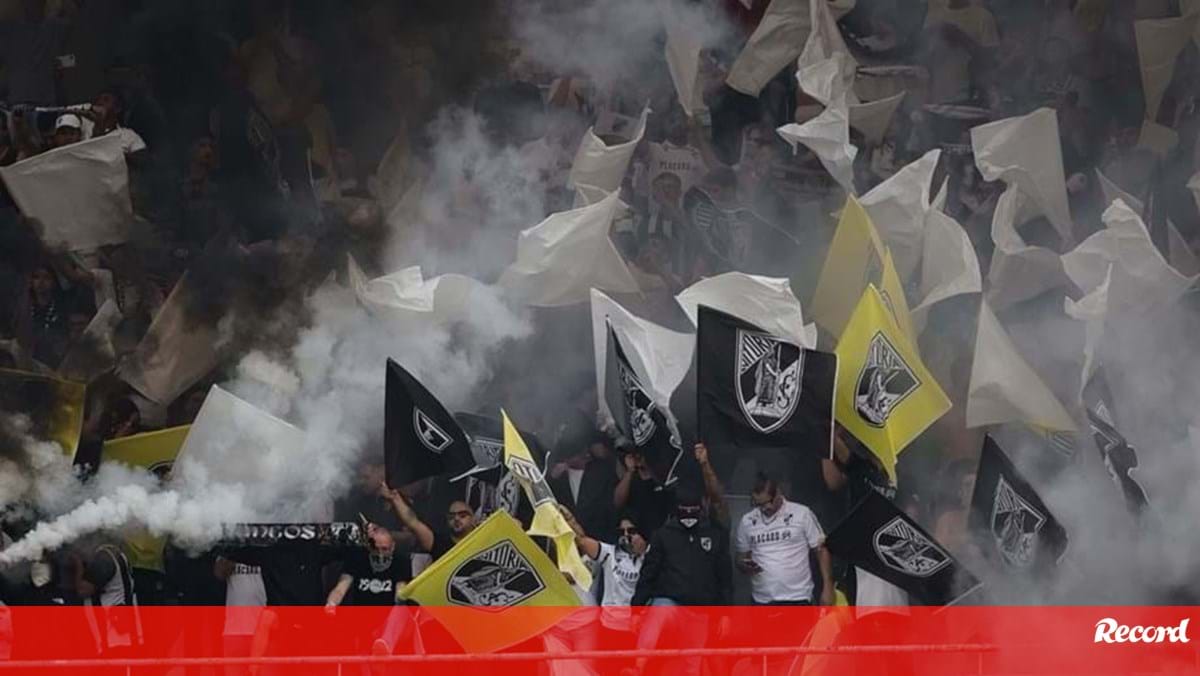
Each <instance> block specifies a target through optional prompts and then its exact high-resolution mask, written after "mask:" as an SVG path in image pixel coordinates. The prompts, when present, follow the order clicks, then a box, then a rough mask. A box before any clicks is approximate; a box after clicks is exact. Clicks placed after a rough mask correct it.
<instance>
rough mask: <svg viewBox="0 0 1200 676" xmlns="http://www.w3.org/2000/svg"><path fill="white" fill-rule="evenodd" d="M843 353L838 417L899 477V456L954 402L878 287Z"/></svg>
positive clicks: (846, 337) (849, 330)
mask: <svg viewBox="0 0 1200 676" xmlns="http://www.w3.org/2000/svg"><path fill="white" fill-rule="evenodd" d="M837 357H838V364H839V368H838V382H837V397H836V403H835V405H834V418H835V419H836V420H837V421H838V422H839V423H841V425H842V426H843V427H845V428H846V430H847V431H849V432H850V433H851V434H853V435H854V436H855V438H857V439H858V440H859V441H861V442H862V443H863V444H865V445H866V446H867V448H869V449H871V452H872V453H874V454H875V455H876V457H878V458H879V461H880V462H881V463H882V464H883V467H884V469H886V470H887V473H888V476H889V477H891V479H892V480H893V481H894V480H895V479H896V456H898V455H899V454H900V452H901V451H903V450H904V448H905V447H906V446H908V444H909V443H911V442H912V440H913V439H916V438H917V436H919V435H920V434H921V433H922V432H924V431H925V429H926V428H928V427H929V426H930V425H932V424H933V423H934V421H936V420H937V419H938V418H940V417H942V415H943V414H945V413H946V411H949V410H950V400H949V399H948V398H947V397H946V393H945V392H943V391H942V388H941V387H940V386H939V385H938V383H937V381H936V380H934V379H933V376H932V375H931V374H930V373H929V370H928V369H926V368H925V365H924V364H923V363H922V362H921V358H920V356H919V355H917V351H916V349H915V348H913V346H912V345H911V344H910V343H909V341H908V338H906V337H905V335H904V331H903V330H902V329H901V328H900V326H899V325H898V324H897V323H896V319H895V317H894V316H893V315H892V313H891V311H890V310H889V309H888V307H887V304H886V303H885V302H884V300H883V297H882V296H881V295H880V294H879V291H877V290H876V289H875V287H874V285H869V286H868V287H867V290H866V292H864V293H863V295H862V299H861V300H860V301H859V303H858V307H857V308H856V309H855V310H854V314H853V315H852V316H851V317H850V322H849V323H848V324H846V330H845V332H844V333H843V334H842V339H841V341H839V342H838V346H837Z"/></svg>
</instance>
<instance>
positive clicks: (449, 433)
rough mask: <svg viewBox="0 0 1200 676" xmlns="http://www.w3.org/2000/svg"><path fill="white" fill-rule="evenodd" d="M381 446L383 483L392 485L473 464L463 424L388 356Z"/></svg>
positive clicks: (460, 470)
mask: <svg viewBox="0 0 1200 676" xmlns="http://www.w3.org/2000/svg"><path fill="white" fill-rule="evenodd" d="M383 448H384V469H385V472H386V476H387V482H388V485H389V486H393V487H397V488H398V487H400V486H405V485H407V484H410V483H412V482H414V481H419V480H421V479H424V478H426V477H431V476H437V475H438V474H451V475H455V476H457V475H459V474H462V473H463V472H466V471H468V470H470V469H471V468H472V467H474V466H475V460H474V458H473V457H472V455H471V447H470V444H469V443H468V441H467V436H466V435H465V434H463V431H462V428H460V427H459V426H458V423H457V422H455V420H454V418H453V417H451V415H450V414H449V413H448V412H447V411H446V408H445V407H444V406H442V404H441V402H439V401H438V400H437V398H436V397H434V396H433V395H432V394H430V392H429V390H427V389H425V387H424V386H423V385H421V383H420V382H418V381H417V379H416V378H414V377H413V376H412V374H411V373H409V372H408V371H406V370H404V367H402V366H400V365H399V364H397V363H396V362H394V361H392V360H391V359H389V360H388V362H387V394H386V398H385V401H384V425H383Z"/></svg>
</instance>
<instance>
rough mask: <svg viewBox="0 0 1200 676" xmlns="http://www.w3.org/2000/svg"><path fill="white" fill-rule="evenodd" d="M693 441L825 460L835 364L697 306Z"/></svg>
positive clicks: (833, 359) (830, 440)
mask: <svg viewBox="0 0 1200 676" xmlns="http://www.w3.org/2000/svg"><path fill="white" fill-rule="evenodd" d="M697 323H698V324H699V327H698V335H697V338H696V350H697V357H696V369H697V383H696V392H697V398H698V401H697V411H696V413H697V416H698V417H699V421H700V439H701V440H702V441H703V442H704V443H706V444H708V445H709V446H710V447H712V448H742V449H759V448H794V449H804V450H811V451H812V452H814V453H817V454H819V455H820V456H821V457H829V455H830V451H831V449H832V446H833V391H834V385H835V383H836V382H837V356H836V355H832V354H829V353H827V352H817V351H816V350H806V349H804V348H802V347H800V346H798V345H796V344H794V343H790V342H787V341H785V340H781V339H779V338H777V337H775V336H773V335H771V334H769V333H767V332H765V331H763V330H762V329H760V328H758V327H756V326H754V325H753V324H749V323H747V322H744V321H742V320H740V319H738V318H737V317H733V316H730V315H727V314H725V313H724V312H719V311H717V310H714V309H712V308H709V307H705V306H703V305H702V306H700V308H699V318H698V322H697Z"/></svg>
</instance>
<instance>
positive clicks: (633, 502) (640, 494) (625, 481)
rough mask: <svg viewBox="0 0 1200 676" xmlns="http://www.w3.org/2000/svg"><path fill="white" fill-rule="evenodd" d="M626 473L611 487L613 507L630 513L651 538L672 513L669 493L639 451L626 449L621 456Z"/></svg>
mask: <svg viewBox="0 0 1200 676" xmlns="http://www.w3.org/2000/svg"><path fill="white" fill-rule="evenodd" d="M621 459H622V462H623V465H624V468H625V472H624V473H623V474H622V475H621V480H620V481H618V482H617V485H616V488H614V489H613V506H614V507H616V509H617V510H619V511H621V512H622V513H626V514H631V515H632V516H633V521H634V523H637V524H641V525H642V528H644V529H645V533H644V535H645V536H646V537H650V536H652V535H654V531H656V530H658V528H659V526H661V525H662V524H663V523H664V522H665V521H666V520H667V517H668V516H669V515H670V513H671V507H672V504H671V494H670V492H669V491H667V490H665V489H664V488H663V487H662V486H661V485H660V484H659V483H658V480H657V479H655V477H654V473H653V472H652V471H651V470H650V466H649V465H647V464H646V459H645V458H644V457H643V456H642V454H641V453H638V452H637V451H635V450H633V449H628V450H626V451H625V453H624V454H622V456H621Z"/></svg>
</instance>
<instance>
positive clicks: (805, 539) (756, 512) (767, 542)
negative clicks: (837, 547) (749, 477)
mask: <svg viewBox="0 0 1200 676" xmlns="http://www.w3.org/2000/svg"><path fill="white" fill-rule="evenodd" d="M750 498H751V500H752V501H753V503H754V509H752V510H750V511H749V512H747V513H746V514H745V515H744V516H743V517H742V520H741V523H739V524H738V529H737V544H736V546H737V556H736V558H735V559H734V561H735V562H736V563H737V567H738V569H740V570H741V571H742V572H743V573H746V574H747V575H750V576H751V578H750V580H751V586H752V591H753V596H754V603H756V604H759V605H805V604H811V603H812V602H813V588H814V585H813V579H812V571H811V570H810V569H809V565H808V553H809V551H810V550H814V549H815V550H816V551H817V561H818V562H819V563H820V567H821V581H822V585H821V598H820V602H821V604H822V605H826V606H830V605H833V599H834V596H833V560H832V558H831V557H830V555H829V550H828V549H826V548H825V533H824V532H822V530H821V525H820V524H819V523H817V517H816V516H815V515H813V513H812V510H810V509H809V508H808V507H805V506H804V505H802V504H800V503H798V502H790V501H788V500H786V499H785V498H784V497H783V494H782V493H780V492H779V487H778V486H777V485H776V483H775V481H774V480H772V479H769V478H767V477H766V476H765V475H763V474H759V475H758V477H757V478H756V479H755V482H754V488H753V489H752V490H751V493H750Z"/></svg>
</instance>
